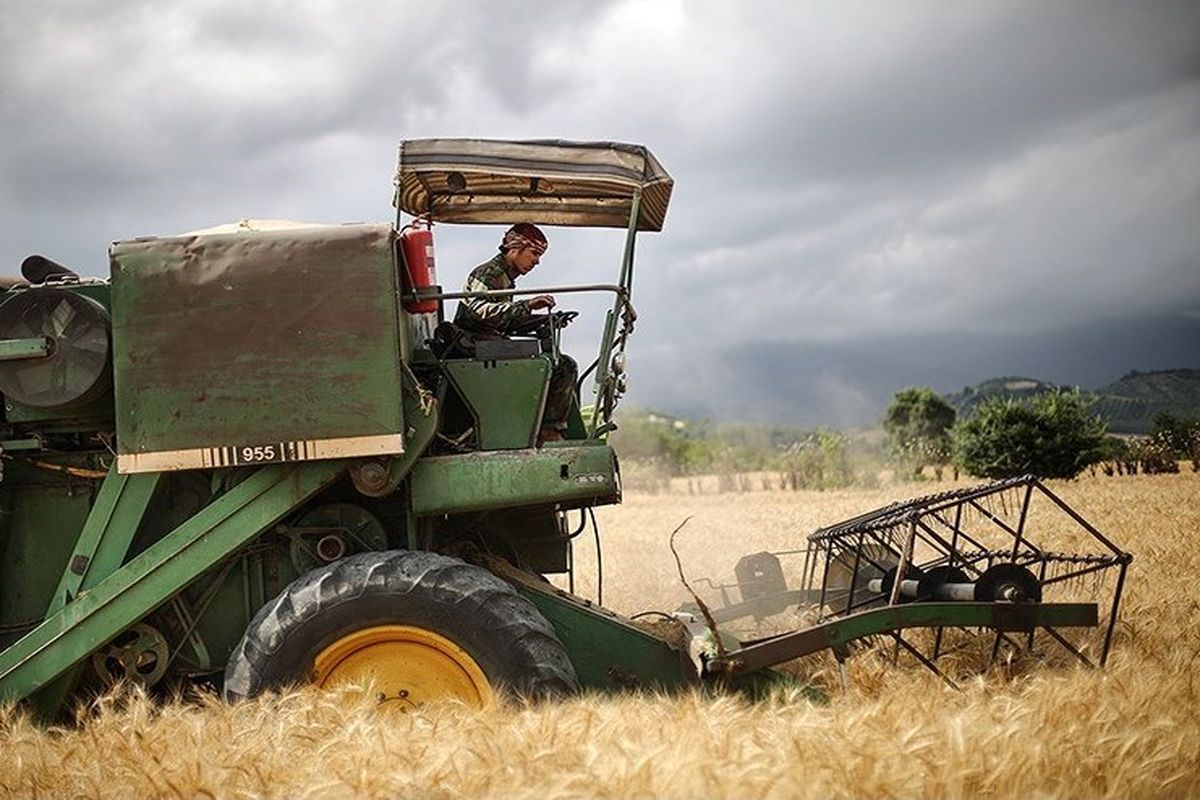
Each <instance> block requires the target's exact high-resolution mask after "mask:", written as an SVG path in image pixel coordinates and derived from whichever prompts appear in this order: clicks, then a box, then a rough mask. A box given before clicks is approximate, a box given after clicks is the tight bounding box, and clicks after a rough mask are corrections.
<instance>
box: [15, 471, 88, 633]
mask: <svg viewBox="0 0 1200 800" xmlns="http://www.w3.org/2000/svg"><path fill="white" fill-rule="evenodd" d="M43 476H44V477H43ZM3 487H4V488H3V491H2V492H0V648H3V647H6V646H8V645H9V644H11V643H13V642H14V641H16V640H17V639H18V638H20V636H21V635H23V634H25V633H27V632H28V631H30V630H32V629H33V628H34V627H36V626H37V625H38V624H39V623H40V622H41V621H42V620H43V619H44V618H45V616H46V609H47V607H49V605H50V603H51V601H52V598H53V596H54V590H55V587H56V586H57V585H58V583H59V578H60V577H61V575H62V574H63V571H64V570H65V569H66V568H67V564H68V563H69V561H70V559H71V551H72V548H73V547H74V545H75V541H76V538H77V537H78V535H79V531H80V529H81V528H82V527H83V524H84V520H86V519H87V516H88V513H89V511H90V510H91V507H92V501H93V497H94V490H93V489H92V487H91V486H89V485H88V482H85V481H74V482H69V481H67V480H64V479H59V478H58V477H57V476H54V475H53V474H52V473H47V472H44V471H41V472H40V474H39V470H36V469H34V468H32V467H28V466H26V465H25V464H24V463H22V462H19V461H10V462H6V464H5V475H4V484H3Z"/></svg>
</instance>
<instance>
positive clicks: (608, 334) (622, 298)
mask: <svg viewBox="0 0 1200 800" xmlns="http://www.w3.org/2000/svg"><path fill="white" fill-rule="evenodd" d="M641 207H642V192H641V190H640V189H638V190H636V191H635V192H634V194H633V201H632V203H631V204H630V208H629V226H628V227H627V228H626V231H625V253H624V255H623V256H622V259H621V277H620V280H619V281H618V285H619V286H620V287H621V288H622V289H623V290H624V294H618V295H617V296H616V297H615V298H613V307H612V308H611V309H609V311H608V313H607V314H606V315H605V318H604V336H603V338H602V339H601V340H600V353H599V356H598V358H597V361H596V378H595V383H594V386H595V393H596V397H597V399H599V397H600V393H601V392H602V391H603V389H604V385H605V383H606V382H607V381H608V367H609V363H608V362H609V360H610V359H611V358H612V350H613V345H614V344H615V341H614V340H615V338H616V332H617V317H618V316H619V315H620V313H621V307H622V305H624V304H626V303H629V302H631V300H632V297H633V251H634V243H635V242H636V240H637V226H638V213H639V212H640V210H641ZM599 420H600V403H596V404H595V405H594V406H593V407H592V424H591V429H592V431H593V432H594V431H595V430H596V429H597V427H599V426H598V422H599ZM607 421H608V420H605V422H607Z"/></svg>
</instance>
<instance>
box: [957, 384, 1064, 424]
mask: <svg viewBox="0 0 1200 800" xmlns="http://www.w3.org/2000/svg"><path fill="white" fill-rule="evenodd" d="M1058 388H1063V387H1059V386H1057V385H1056V384H1053V383H1047V382H1046V381H1040V380H1038V379H1037V378H1024V377H1017V376H1008V377H1004V378H991V379H990V380H986V381H984V382H983V383H980V384H978V385H976V386H966V387H964V388H963V389H962V391H959V392H954V393H953V394H948V395H945V398H946V401H947V402H948V403H950V405H952V406H954V410H955V411H957V412H958V416H959V417H968V416H970V415H971V414H973V413H975V409H976V407H978V406H979V404H980V403H982V402H983V401H985V400H990V399H992V398H993V397H1013V398H1017V399H1019V400H1024V399H1025V398H1029V397H1033V396H1035V395H1039V394H1041V393H1042V392H1049V391H1053V390H1054V389H1058Z"/></svg>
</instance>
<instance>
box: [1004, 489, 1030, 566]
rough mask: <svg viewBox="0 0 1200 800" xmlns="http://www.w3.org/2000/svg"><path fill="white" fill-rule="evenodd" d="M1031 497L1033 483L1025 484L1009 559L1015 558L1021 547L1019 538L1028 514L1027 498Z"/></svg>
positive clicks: (1022, 535)
mask: <svg viewBox="0 0 1200 800" xmlns="http://www.w3.org/2000/svg"><path fill="white" fill-rule="evenodd" d="M1032 497H1033V484H1032V483H1027V484H1025V497H1024V498H1022V500H1021V516H1020V517H1018V518H1017V532H1016V534H1015V535H1014V536H1013V549H1012V557H1011V558H1010V560H1011V561H1016V560H1017V553H1018V552H1019V551H1020V549H1021V539H1022V538H1023V537H1024V536H1025V519H1026V517H1028V516H1029V500H1030V498H1032Z"/></svg>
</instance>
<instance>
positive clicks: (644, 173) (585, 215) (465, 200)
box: [394, 139, 674, 438]
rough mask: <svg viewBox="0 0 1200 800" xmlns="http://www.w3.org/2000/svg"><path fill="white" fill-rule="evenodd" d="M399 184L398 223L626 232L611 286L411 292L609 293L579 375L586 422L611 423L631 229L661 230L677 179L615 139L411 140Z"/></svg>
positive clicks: (620, 364) (627, 307)
mask: <svg viewBox="0 0 1200 800" xmlns="http://www.w3.org/2000/svg"><path fill="white" fill-rule="evenodd" d="M395 184H396V192H395V197H394V204H395V206H396V209H397V221H396V226H397V228H400V227H401V221H402V220H401V216H400V215H401V213H407V214H410V215H412V216H413V217H415V218H420V219H424V220H426V221H427V222H428V223H430V224H432V223H434V222H443V223H459V224H515V223H519V222H531V223H534V224H540V225H550V226H566V227H591V228H596V227H599V228H619V229H624V230H625V231H626V235H625V244H624V248H623V251H622V256H621V263H620V270H619V273H618V279H617V283H616V284H615V285H611V284H605V285H596V284H589V285H574V286H555V287H546V288H539V289H528V288H523V289H517V290H515V291H512V292H509V291H505V292H499V293H496V292H445V291H441V290H440V287H433V290H432V291H430V290H421V291H418V292H414V293H412V294H410V295H408V297H409V299H415V298H416V297H418V296H419V297H420V298H422V299H426V300H430V299H436V300H437V301H439V303H440V302H442V301H445V300H466V299H472V298H486V297H489V296H495V295H497V294H506V295H515V296H530V295H535V294H546V293H554V294H571V293H582V292H608V293H611V294H612V295H613V297H612V306H611V308H609V310H608V311H607V313H606V315H605V319H604V327H603V333H602V334H601V337H600V343H599V347H598V350H597V354H596V358H595V360H594V361H593V362H592V364H591V366H590V367H588V368H587V369H585V370H584V373H583V375H582V377H581V379H580V382H579V385H580V387H582V386H583V384H584V381H585V380H586V379H587V378H588V377H589V376H592V379H593V380H592V386H593V393H594V396H595V402H594V403H593V404H592V413H591V419H590V424H588V425H587V426H586V427H587V430H588V435H589V437H591V438H596V437H598V436H600V435H602V434H603V433H604V432H605V431H607V430H609V429H610V425H611V418H612V413H613V411H614V409H615V407H616V404H617V402H618V400H619V397H620V395H621V394H622V392H623V390H624V381H625V374H624V361H625V350H626V346H627V343H628V339H629V336H630V334H631V333H632V332H633V326H634V321H635V320H636V319H637V314H636V312H635V311H634V308H633V302H632V298H633V274H634V273H633V264H634V254H635V251H636V242H637V234H638V233H639V232H641V231H659V230H661V229H662V226H663V222H664V220H665V217H666V212H667V206H668V204H669V202H670V197H671V190H672V188H673V185H674V181H673V180H672V179H671V176H670V175H669V174H667V172H666V170H665V169H663V167H662V165H661V164H660V163H659V162H658V160H657V159H656V158H655V157H654V156H653V155H652V154H651V153H650V151H649V150H647V149H646V148H645V147H642V146H640V145H632V144H624V143H619V142H566V141H559V140H533V141H495V140H472V139H417V140H409V141H405V142H403V143H402V144H401V145H400V157H399V166H398V169H397V172H396V181H395ZM555 335H556V338H555V351H557V332H556V334H555ZM554 356H555V358H557V356H558V353H557V352H554ZM580 404H581V405H583V401H582V398H581V399H580Z"/></svg>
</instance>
